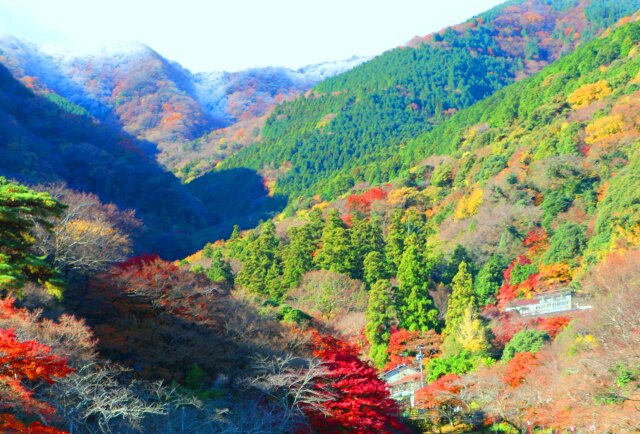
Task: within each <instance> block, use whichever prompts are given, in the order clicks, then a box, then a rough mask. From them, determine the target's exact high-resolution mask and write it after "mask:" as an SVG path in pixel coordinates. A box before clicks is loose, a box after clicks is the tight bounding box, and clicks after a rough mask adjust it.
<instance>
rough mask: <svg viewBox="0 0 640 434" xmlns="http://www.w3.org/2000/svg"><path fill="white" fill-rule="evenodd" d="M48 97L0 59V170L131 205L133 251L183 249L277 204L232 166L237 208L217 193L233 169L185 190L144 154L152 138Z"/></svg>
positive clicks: (176, 252) (170, 253)
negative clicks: (135, 226)
mask: <svg viewBox="0 0 640 434" xmlns="http://www.w3.org/2000/svg"><path fill="white" fill-rule="evenodd" d="M52 98H54V97H53V96H51V97H49V98H45V97H41V96H37V95H35V94H34V93H33V92H32V91H31V90H29V89H27V88H25V87H24V86H23V85H22V84H21V83H20V82H18V81H16V80H15V79H14V78H13V77H12V76H11V74H10V73H9V72H8V70H7V69H6V68H4V67H3V66H0V125H1V126H2V128H1V130H0V141H1V143H2V146H0V173H2V174H3V175H4V176H6V177H8V178H16V179H20V180H22V181H23V182H28V183H32V184H35V183H59V182H63V183H66V184H68V185H69V186H70V187H72V188H75V189H78V190H81V191H84V192H88V193H94V194H96V195H98V196H99V197H100V198H101V200H102V201H104V202H112V203H115V204H117V205H118V206H119V207H121V208H122V209H132V210H134V211H135V212H136V213H137V217H138V218H139V219H141V220H142V221H143V223H144V225H143V226H142V227H141V228H140V230H139V231H138V233H137V234H136V236H135V241H136V246H135V250H136V251H147V252H153V251H155V252H158V253H160V254H162V255H163V257H166V258H176V257H180V256H184V255H186V254H188V253H190V252H192V251H193V250H194V249H197V248H200V247H201V246H202V245H203V244H204V242H205V240H207V239H211V237H214V238H215V237H220V236H225V235H228V234H229V233H230V232H231V227H232V226H233V224H234V223H240V224H242V225H243V227H248V226H251V225H253V224H256V223H257V222H258V221H259V220H260V219H261V218H264V217H265V216H268V215H270V214H271V212H272V211H273V210H275V209H277V206H278V205H277V203H274V200H273V199H272V198H269V197H268V196H267V193H268V192H267V190H266V188H265V187H264V186H263V185H262V179H261V178H260V177H259V176H257V175H256V174H253V175H252V172H251V171H250V170H244V171H240V172H242V173H244V177H243V178H242V182H235V184H236V185H237V187H236V190H235V192H236V193H237V194H239V195H240V196H241V197H243V198H244V199H245V202H244V203H247V202H248V204H246V206H245V207H243V208H240V207H239V206H238V202H237V200H236V199H235V198H233V197H229V196H228V195H225V194H223V193H224V192H225V191H226V188H228V185H229V184H230V183H234V182H233V181H234V180H237V178H233V176H230V174H233V171H231V172H228V173H225V172H221V173H216V174H212V175H211V176H209V177H208V178H207V182H208V186H209V187H210V189H209V188H201V189H200V190H197V191H196V187H197V186H196V185H194V186H189V188H188V189H187V188H186V187H185V186H184V185H182V184H181V183H180V181H179V180H178V179H177V178H176V177H175V176H174V175H173V174H171V173H170V172H167V171H166V170H165V169H164V168H162V167H161V166H160V165H159V164H158V163H157V162H156V161H155V160H154V158H153V155H152V154H151V155H150V154H149V150H150V149H154V148H155V147H154V145H153V144H150V143H148V142H144V141H140V140H138V139H136V138H135V137H133V136H131V135H129V134H128V133H126V132H124V131H121V130H118V129H116V128H114V127H113V126H110V125H108V124H102V123H99V122H97V121H95V119H93V118H91V117H89V115H88V113H87V112H86V111H84V110H82V108H80V107H79V106H77V105H76V104H74V103H72V102H70V101H69V100H66V99H64V98H62V97H55V98H54V100H52ZM194 191H195V193H194ZM217 191H218V192H220V194H216V192H217ZM198 195H202V199H201V198H200V197H199V196H198ZM203 200H206V203H204V204H203Z"/></svg>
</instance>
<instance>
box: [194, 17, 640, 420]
mask: <svg viewBox="0 0 640 434" xmlns="http://www.w3.org/2000/svg"><path fill="white" fill-rule="evenodd" d="M639 98H640V15H639V14H634V16H633V17H630V18H629V19H625V20H623V22H621V23H620V25H619V26H618V27H617V28H616V29H614V30H611V31H606V32H605V34H604V35H603V36H602V37H600V38H596V39H594V40H592V41H591V42H587V43H584V44H581V45H580V46H579V47H578V48H576V50H575V51H574V52H572V53H569V54H567V55H566V56H564V57H562V58H561V59H559V60H557V61H555V62H553V63H552V64H550V65H548V66H547V67H545V68H543V69H542V70H541V71H539V72H538V73H535V74H533V75H532V76H531V77H528V78H525V79H522V80H519V81H517V82H515V83H512V84H510V85H507V86H505V87H504V88H502V89H500V90H498V91H497V92H496V93H495V94H493V95H492V96H489V97H487V98H485V99H483V100H481V101H479V102H477V103H476V104H474V105H472V106H470V107H467V108H465V109H461V110H459V111H458V112H457V113H455V114H453V115H452V116H450V117H448V118H447V119H445V120H443V121H442V122H441V123H440V124H439V125H437V126H435V127H434V128H433V129H432V130H431V131H429V132H426V133H423V134H421V135H419V136H417V137H414V138H411V139H410V140H408V141H407V143H406V146H404V147H403V148H402V155H401V157H402V158H403V159H404V160H403V163H404V164H406V165H407V176H406V178H401V179H398V180H395V182H394V183H384V184H382V185H378V186H371V185H367V184H366V183H362V184H361V185H358V186H356V187H355V188H354V189H352V190H351V191H350V192H349V193H350V194H348V195H345V196H343V197H340V198H338V199H336V200H333V201H320V199H318V198H315V199H314V202H315V204H314V205H313V206H310V207H308V208H304V209H301V210H299V212H297V213H296V214H295V215H292V216H289V217H286V216H284V215H281V216H280V217H281V218H279V219H274V220H273V221H268V222H265V223H264V224H263V225H261V226H260V227H258V228H256V229H255V230H253V231H248V232H246V233H244V234H240V233H238V232H236V233H234V236H233V237H231V238H230V239H229V240H226V241H218V242H215V243H211V244H209V245H208V246H206V247H205V249H204V250H203V251H201V252H199V253H198V254H196V255H193V256H191V257H190V258H188V262H190V264H191V266H192V267H193V270H194V271H200V272H206V273H207V275H209V276H210V277H211V278H212V279H214V280H216V279H217V280H218V281H220V282H223V281H224V282H227V283H229V282H232V283H234V284H235V286H236V288H238V289H240V288H242V290H245V291H250V292H251V293H252V294H254V296H255V297H258V299H259V300H265V301H264V302H263V304H261V305H260V306H262V307H263V308H265V309H266V307H265V306H267V305H268V306H269V308H270V309H272V311H273V312H274V314H275V315H277V316H278V317H279V318H282V320H283V321H289V322H295V321H298V322H299V323H300V324H303V327H306V326H308V324H309V322H311V324H314V323H315V324H319V325H318V326H317V327H318V328H319V329H321V330H325V329H328V330H332V332H333V333H335V334H336V335H339V336H348V337H349V338H351V339H352V340H353V341H355V342H359V343H360V344H361V345H362V348H363V351H362V352H363V354H362V357H365V358H367V359H368V360H370V361H371V363H372V364H375V365H376V366H378V368H379V369H380V372H389V374H388V375H389V376H391V375H393V372H394V371H392V369H395V368H396V367H398V366H412V365H413V366H416V369H415V370H414V371H413V372H411V374H413V375H414V380H413V381H414V383H413V386H411V387H412V388H414V389H415V395H414V401H413V402H412V403H411V406H409V403H408V402H406V401H405V402H404V403H403V405H405V406H406V409H407V410H409V409H410V408H411V409H414V410H415V408H416V407H417V408H418V409H424V411H423V412H420V411H418V412H416V413H415V416H414V417H415V418H416V419H418V420H419V421H420V422H421V423H424V425H423V426H428V427H429V428H428V429H429V430H430V432H436V431H437V429H438V427H439V426H449V424H450V423H454V424H462V425H464V429H461V430H460V432H481V431H480V430H481V429H482V427H486V426H488V425H490V424H495V425H494V426H493V427H492V428H491V430H492V431H493V430H496V431H497V430H498V429H501V430H502V432H526V430H527V429H528V427H531V426H532V425H533V426H534V427H538V428H540V429H549V428H553V429H559V430H560V429H566V428H570V427H573V429H577V430H578V431H584V432H588V431H589V430H592V426H593V422H592V420H593V419H592V415H593V414H595V413H597V414H599V415H600V416H599V418H598V427H599V429H602V430H604V431H610V432H618V431H619V432H633V431H637V430H638V428H639V427H640V425H639V419H638V408H637V406H634V405H633V403H634V402H635V400H636V399H638V396H639V392H640V389H639V387H640V377H639V375H638V372H639V371H638V368H639V366H640V365H639V363H640V358H639V355H638V351H637V348H638V346H637V345H638V344H640V336H639V335H638V333H637V332H636V326H638V325H639V320H638V315H637V310H638V308H640V291H639V288H640V287H639V286H638V282H639V281H640V280H639V279H640V191H639V190H638V188H637V187H638V185H640V184H639V183H640V146H639V145H638V144H639V143H640V103H639V101H640V99H639ZM360 170H361V171H362V172H363V173H364V174H365V176H367V175H368V174H367V171H375V170H376V165H375V164H372V165H370V166H364V167H360ZM194 182H196V181H194ZM238 262H240V263H241V264H242V265H241V266H240V265H239V264H238ZM230 264H234V265H235V266H234V267H233V270H238V271H237V272H236V273H235V274H234V273H232V272H231V271H230V270H232V268H231V266H230ZM300 311H302V313H300ZM309 317H311V319H309ZM362 330H364V331H365V333H364V335H365V337H366V339H365V337H363V336H362ZM363 342H365V343H364V344H362V343H363ZM416 349H418V351H419V350H420V349H422V350H423V351H424V352H425V353H426V352H427V351H428V354H429V357H428V358H426V357H425V359H426V360H425V361H424V362H422V361H421V360H420V357H419V356H420V355H421V354H420V352H418V351H416ZM421 363H423V365H420V364H421ZM417 366H420V368H417ZM420 371H422V374H423V377H421V376H419V375H420V374H419V372H420ZM407 382H410V380H407ZM389 383H390V384H389V386H390V387H391V390H392V393H394V391H399V393H396V394H395V397H396V399H398V400H399V401H400V402H402V400H403V399H406V393H407V392H406V391H407V389H406V387H408V386H406V383H404V384H403V387H402V388H401V389H395V390H394V387H395V386H396V384H394V383H393V382H391V381H389ZM453 405H459V407H460V411H459V412H456V413H462V414H455V413H454V414H452V413H451V411H450V408H451V406H453ZM354 414H357V412H354ZM506 426H509V428H506ZM576 427H577V428H576ZM511 428H514V429H513V430H511Z"/></svg>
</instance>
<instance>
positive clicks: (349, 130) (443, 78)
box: [220, 0, 640, 205]
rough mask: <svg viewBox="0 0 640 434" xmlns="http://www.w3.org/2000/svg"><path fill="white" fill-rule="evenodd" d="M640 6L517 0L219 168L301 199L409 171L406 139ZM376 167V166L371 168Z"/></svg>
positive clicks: (332, 86)
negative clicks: (259, 178)
mask: <svg viewBox="0 0 640 434" xmlns="http://www.w3.org/2000/svg"><path fill="white" fill-rule="evenodd" d="M638 8H640V0H621V1H617V0H616V1H610V0H512V1H509V2H506V3H505V4H503V5H500V6H498V7H496V8H494V9H492V10H490V11H488V12H486V13H483V14H481V15H479V16H477V17H474V18H472V19H470V20H469V21H467V22H465V23H463V24H460V25H457V26H453V27H449V28H446V29H443V30H442V31H440V32H437V33H434V34H431V35H429V36H426V37H423V38H415V39H414V40H412V41H411V42H410V43H409V44H408V45H407V46H406V47H401V48H398V49H394V50H390V51H388V52H386V53H384V54H383V55H380V56H378V57H376V58H375V59H373V60H371V61H370V62H367V63H365V64H363V65H359V66H358V67H356V68H353V69H352V70H350V71H348V72H346V73H344V74H340V75H337V76H334V77H331V78H329V79H327V80H324V81H322V82H321V83H319V84H318V85H317V86H316V87H315V88H314V89H312V90H311V91H310V92H308V94H307V96H306V97H305V98H300V99H296V100H294V101H291V102H287V103H285V104H282V105H280V106H278V107H277V108H276V110H275V111H274V113H273V114H272V115H271V116H270V117H269V118H268V119H266V121H265V124H264V127H263V128H262V130H260V131H259V132H258V133H256V137H257V138H259V139H260V140H257V142H256V143H255V145H252V146H250V147H248V148H246V149H244V150H241V151H240V152H238V153H236V154H235V155H233V156H232V157H230V158H228V159H226V160H224V161H223V162H222V163H221V165H220V168H231V167H247V168H251V169H253V170H256V171H260V173H262V174H263V176H265V177H266V178H267V179H266V182H267V183H269V184H270V185H274V186H275V187H274V191H275V192H276V193H279V194H283V195H286V196H288V197H289V199H290V201H291V203H292V204H295V203H296V201H298V200H300V201H302V205H304V203H305V202H306V201H307V200H308V198H310V197H312V196H314V195H317V194H320V195H321V196H323V197H324V198H334V197H337V196H338V195H340V194H342V193H344V192H346V191H347V190H348V189H350V188H351V187H352V186H354V185H356V184H357V183H359V182H362V181H366V182H369V183H379V182H384V181H386V180H388V179H390V178H393V177H397V176H399V175H401V174H402V175H407V176H408V175H409V174H408V172H406V171H407V170H408V168H409V167H411V162H410V161H408V159H405V158H404V157H405V155H404V152H403V149H404V146H405V145H406V143H407V142H409V141H410V140H411V139H413V138H414V137H416V136H419V135H420V134H423V133H425V132H428V131H430V130H431V129H433V128H434V126H436V125H439V124H440V123H442V122H443V121H444V120H445V119H447V118H449V117H450V116H452V115H453V114H455V113H456V112H457V111H459V110H461V109H463V108H465V107H468V106H470V105H472V104H474V103H475V102H477V101H480V100H482V99H484V98H486V97H488V96H490V95H492V94H493V93H495V92H496V91H497V90H499V89H501V88H503V87H504V86H506V85H509V84H511V83H513V82H515V81H517V80H521V79H523V78H524V77H527V76H530V75H531V74H533V73H535V72H537V71H539V70H540V69H542V68H543V67H544V66H545V65H548V64H550V63H552V62H553V61H555V60H556V59H558V58H559V57H561V56H563V55H564V54H566V53H569V52H571V51H572V50H573V49H574V48H575V47H576V46H578V45H580V44H582V43H584V42H586V41H589V40H591V39H593V38H595V37H596V36H597V35H600V34H601V33H602V32H604V31H605V30H606V29H608V28H609V27H610V26H612V25H614V24H616V23H617V22H618V21H619V20H621V19H624V18H625V17H627V16H629V15H631V14H633V13H634V12H636V11H637V10H638ZM367 164H370V165H371V168H370V170H369V169H368V170H363V166H364V165H367Z"/></svg>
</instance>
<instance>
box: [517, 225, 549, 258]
mask: <svg viewBox="0 0 640 434" xmlns="http://www.w3.org/2000/svg"><path fill="white" fill-rule="evenodd" d="M522 245H523V246H525V247H527V248H528V249H529V250H528V253H529V256H535V255H537V254H538V253H539V252H541V251H543V250H546V249H547V248H548V247H549V236H548V234H547V231H546V230H544V229H543V228H534V229H532V230H531V231H529V233H528V234H527V236H526V237H525V239H524V240H523V241H522Z"/></svg>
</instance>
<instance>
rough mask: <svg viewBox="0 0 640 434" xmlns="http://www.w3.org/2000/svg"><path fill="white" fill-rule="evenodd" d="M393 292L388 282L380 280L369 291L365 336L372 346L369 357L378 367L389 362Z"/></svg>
mask: <svg viewBox="0 0 640 434" xmlns="http://www.w3.org/2000/svg"><path fill="white" fill-rule="evenodd" d="M391 291H392V287H391V283H390V282H389V281H388V280H378V281H377V282H376V283H374V284H373V286H372V287H371V290H370V291H369V303H368V305H367V325H366V327H365V335H366V336H367V339H368V340H369V344H370V345H371V349H370V350H369V356H370V357H371V359H372V360H373V361H374V363H375V364H376V366H378V367H382V366H384V364H385V363H386V362H387V345H388V344H389V336H391V326H392V325H393V314H392V310H393V302H392V299H391Z"/></svg>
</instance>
